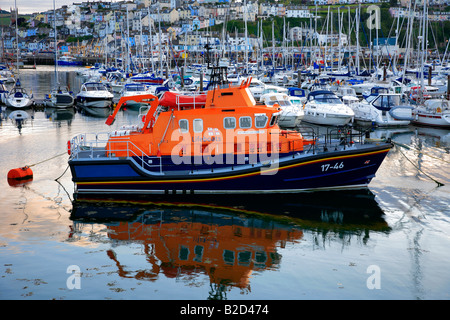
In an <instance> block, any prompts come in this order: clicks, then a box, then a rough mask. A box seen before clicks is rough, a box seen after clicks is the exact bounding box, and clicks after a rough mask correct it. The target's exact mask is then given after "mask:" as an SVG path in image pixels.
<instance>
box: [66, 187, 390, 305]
mask: <svg viewBox="0 0 450 320" xmlns="http://www.w3.org/2000/svg"><path fill="white" fill-rule="evenodd" d="M374 198H375V197H374V195H373V194H372V193H370V191H367V190H365V191H352V192H348V191H347V192H338V191H335V192H318V193H308V194H296V195H289V196H283V197H282V198H281V197H275V196H267V195H264V196H245V197H244V196H242V197H230V196H223V197H214V198H213V199H212V198H208V197H207V196H205V197H202V196H196V200H195V202H192V201H193V200H192V197H190V198H184V197H183V196H182V195H179V196H178V195H172V196H171V197H170V198H167V196H165V198H164V197H163V196H160V197H159V198H156V197H152V198H151V201H150V200H148V198H147V200H144V199H136V198H133V199H121V200H117V199H115V200H109V199H104V198H101V199H94V198H84V199H83V198H80V197H78V199H77V200H76V201H75V202H74V207H73V210H72V213H71V220H72V221H73V222H74V226H73V227H74V233H73V234H70V237H71V238H72V239H71V240H72V241H77V240H76V239H74V238H76V237H77V236H76V234H81V233H82V230H83V228H84V227H85V226H86V224H103V225H105V226H106V228H107V235H108V238H109V239H110V240H111V242H112V243H113V244H114V246H117V244H118V243H123V244H124V245H129V243H130V242H138V243H142V245H143V246H144V249H143V251H144V252H145V255H146V261H147V262H148V264H149V266H148V269H147V268H146V269H144V270H142V266H139V267H138V266H135V267H134V268H136V270H134V269H133V265H132V262H130V261H127V259H126V257H125V258H124V257H121V255H120V254H117V253H116V252H115V251H114V249H113V248H111V249H109V250H108V251H107V255H108V257H109V258H110V259H112V260H113V261H114V262H115V265H116V266H117V269H118V270H117V272H118V274H119V276H120V277H124V278H135V279H136V280H139V281H142V280H148V281H157V280H158V277H159V276H161V275H164V276H165V277H167V278H177V279H180V280H182V281H183V280H186V281H188V282H189V283H190V284H191V282H192V281H195V278H197V277H198V276H200V275H207V276H208V277H209V280H210V288H211V290H210V292H209V294H210V296H209V297H208V298H209V299H226V294H227V292H228V291H229V290H231V289H232V288H233V287H235V288H239V289H240V290H243V291H244V292H247V291H250V279H251V274H252V272H259V273H261V272H262V271H265V270H275V269H278V268H279V267H280V264H281V262H282V256H281V254H280V253H279V250H280V249H282V248H285V247H286V245H288V244H293V245H295V244H296V243H299V241H301V240H302V239H303V238H304V236H305V234H306V233H310V234H312V235H313V237H315V238H316V237H325V236H327V237H329V235H327V234H328V233H333V234H335V236H336V237H337V238H339V239H344V240H345V241H347V240H348V238H347V237H353V236H356V237H361V238H363V239H368V238H369V233H370V232H371V231H377V232H389V227H388V225H387V223H386V221H385V220H384V218H383V212H382V210H381V209H380V207H379V206H378V204H377V202H376V201H375V199H374ZM169 199H170V200H169ZM187 201H189V202H187ZM92 229H95V228H92ZM101 229H104V228H101ZM90 230H91V229H90ZM90 232H92V231H90ZM308 237H309V235H308ZM95 238H97V237H90V239H95ZM319 240H320V239H319ZM363 242H365V241H364V240H363ZM103 243H104V242H103ZM121 258H123V259H124V260H125V261H122V260H121Z"/></svg>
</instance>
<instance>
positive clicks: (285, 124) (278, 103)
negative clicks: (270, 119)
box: [260, 93, 305, 128]
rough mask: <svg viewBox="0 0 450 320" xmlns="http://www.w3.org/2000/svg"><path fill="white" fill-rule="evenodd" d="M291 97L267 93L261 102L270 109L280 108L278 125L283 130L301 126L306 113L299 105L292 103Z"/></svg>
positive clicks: (283, 94)
mask: <svg viewBox="0 0 450 320" xmlns="http://www.w3.org/2000/svg"><path fill="white" fill-rule="evenodd" d="M290 98H291V97H290V96H288V95H287V94H285V93H267V94H264V95H262V96H261V99H260V101H261V102H262V103H264V104H265V105H266V106H268V107H274V108H275V107H277V108H280V115H279V116H278V125H279V126H280V127H282V128H294V127H296V126H298V125H299V124H300V121H301V120H302V119H303V116H304V115H305V113H304V112H303V109H302V108H301V107H300V106H299V105H294V104H292V102H291V99H290Z"/></svg>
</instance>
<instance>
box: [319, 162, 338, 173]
mask: <svg viewBox="0 0 450 320" xmlns="http://www.w3.org/2000/svg"><path fill="white" fill-rule="evenodd" d="M320 167H321V168H322V172H327V171H328V170H340V169H343V168H344V162H336V163H334V164H330V163H326V164H323V165H321V166H320Z"/></svg>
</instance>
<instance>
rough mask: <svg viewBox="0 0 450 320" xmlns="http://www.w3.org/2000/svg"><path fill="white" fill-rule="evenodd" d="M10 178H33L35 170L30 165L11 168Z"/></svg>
mask: <svg viewBox="0 0 450 320" xmlns="http://www.w3.org/2000/svg"><path fill="white" fill-rule="evenodd" d="M9 179H13V180H28V179H33V171H32V170H31V169H30V167H28V166H25V167H22V168H16V169H12V170H9V172H8V180H9Z"/></svg>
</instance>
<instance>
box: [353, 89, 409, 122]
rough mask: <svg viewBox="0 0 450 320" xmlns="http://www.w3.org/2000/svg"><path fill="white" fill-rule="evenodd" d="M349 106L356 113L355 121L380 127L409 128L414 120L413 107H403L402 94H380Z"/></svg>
mask: <svg viewBox="0 0 450 320" xmlns="http://www.w3.org/2000/svg"><path fill="white" fill-rule="evenodd" d="M349 106H350V107H351V108H352V110H353V111H354V112H355V121H357V122H362V123H367V122H369V123H371V124H372V125H375V126H378V127H389V126H407V125H408V124H409V123H410V122H411V120H412V119H413V116H412V111H413V107H412V106H410V105H401V95H400V94H394V93H380V94H379V95H378V96H374V97H372V96H371V97H368V99H364V100H362V101H361V102H355V103H352V104H349Z"/></svg>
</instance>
